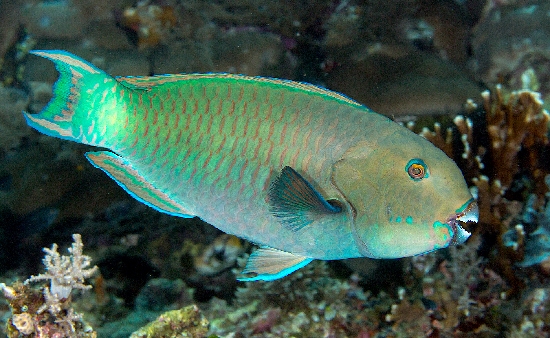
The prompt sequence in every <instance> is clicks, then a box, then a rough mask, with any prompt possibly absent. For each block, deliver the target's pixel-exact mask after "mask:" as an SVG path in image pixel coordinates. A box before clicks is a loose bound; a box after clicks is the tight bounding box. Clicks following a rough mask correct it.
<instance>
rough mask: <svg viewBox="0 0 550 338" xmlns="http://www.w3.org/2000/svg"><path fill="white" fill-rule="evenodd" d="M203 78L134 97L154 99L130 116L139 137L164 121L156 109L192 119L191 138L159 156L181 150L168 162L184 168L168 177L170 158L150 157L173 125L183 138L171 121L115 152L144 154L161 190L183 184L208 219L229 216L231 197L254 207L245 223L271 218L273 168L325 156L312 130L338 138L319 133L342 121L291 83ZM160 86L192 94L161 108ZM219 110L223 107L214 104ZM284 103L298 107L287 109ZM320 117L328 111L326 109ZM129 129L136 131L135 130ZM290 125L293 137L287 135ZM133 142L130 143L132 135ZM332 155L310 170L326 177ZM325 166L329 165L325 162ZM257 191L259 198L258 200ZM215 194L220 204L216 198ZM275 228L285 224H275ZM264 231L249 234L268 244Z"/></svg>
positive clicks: (143, 166) (145, 171)
mask: <svg viewBox="0 0 550 338" xmlns="http://www.w3.org/2000/svg"><path fill="white" fill-rule="evenodd" d="M199 81H201V79H197V80H188V82H190V83H189V84H188V86H186V87H183V88H182V87H181V86H180V88H177V85H176V84H173V83H167V84H164V85H163V87H166V88H161V87H157V88H153V89H152V90H151V91H141V92H139V95H138V96H134V98H133V99H134V100H135V102H136V103H137V104H139V102H145V103H146V102H148V101H150V100H149V99H148V98H150V97H154V99H153V100H152V101H151V102H152V105H147V104H145V108H144V112H143V113H142V115H143V116H144V118H145V120H143V119H142V117H141V116H137V118H136V119H135V120H134V121H130V126H131V125H132V124H135V125H138V126H139V128H138V131H137V134H140V132H141V133H143V134H145V132H144V131H142V129H143V128H146V126H155V125H156V123H155V119H156V120H157V121H158V120H159V118H155V115H156V114H155V113H154V111H158V112H159V113H160V114H162V113H165V114H170V115H176V114H177V115H179V119H178V120H179V121H185V122H184V130H183V134H184V135H183V136H182V137H181V138H180V140H179V144H176V142H175V140H170V139H169V140H168V141H166V142H162V144H161V145H160V146H159V148H158V149H157V150H156V153H167V154H171V153H173V154H176V156H170V155H167V158H168V162H167V164H166V165H165V166H167V167H169V168H178V169H179V170H176V171H175V172H173V173H171V174H166V173H165V172H164V171H163V170H159V167H161V166H162V165H163V162H162V161H159V159H158V158H157V159H153V158H152V157H151V156H150V154H151V153H152V152H153V151H155V147H156V141H160V140H162V139H163V138H164V137H165V136H166V134H167V133H168V130H170V135H173V136H171V137H176V138H177V133H175V132H174V130H172V129H170V127H171V126H170V125H168V126H167V128H166V129H165V130H163V132H162V133H159V135H158V137H152V138H145V137H139V140H138V142H137V144H135V145H134V146H133V147H131V144H128V145H122V149H121V150H118V149H117V148H116V147H114V148H113V150H114V151H115V152H117V153H118V154H120V155H121V156H123V157H124V158H127V159H143V160H142V161H136V162H135V163H134V167H135V168H136V169H137V170H138V171H139V172H140V173H142V175H143V176H144V177H147V180H148V181H149V182H153V183H154V184H155V185H156V186H157V187H158V188H159V189H161V190H167V189H169V188H170V187H171V186H172V185H173V184H174V183H173V182H181V183H179V184H178V191H181V193H180V199H181V201H182V202H183V201H193V203H192V204H195V205H201V208H200V209H198V208H197V209H196V210H197V213H199V214H204V215H206V216H204V217H203V218H204V219H205V220H207V221H210V222H212V223H214V222H213V221H214V219H219V218H222V219H224V218H227V216H225V215H223V210H224V209H225V208H224V207H223V201H224V200H233V201H239V203H238V204H240V205H244V204H248V205H249V208H247V210H248V212H242V213H240V215H239V216H240V217H239V218H238V222H239V223H240V224H243V225H246V226H248V224H249V223H250V222H251V219H257V218H258V217H261V216H263V217H266V218H272V216H270V215H269V214H268V210H267V209H266V208H265V199H266V196H267V190H268V187H269V182H270V176H272V175H271V174H272V172H273V170H274V168H280V167H282V166H283V165H291V166H293V167H295V168H298V169H300V170H303V171H304V172H308V169H309V166H310V165H309V164H310V162H311V157H312V156H313V154H314V153H318V149H317V150H316V149H315V144H314V143H312V142H311V134H312V133H320V137H321V138H322V139H326V140H330V139H334V138H335V135H323V133H321V132H320V130H324V131H325V132H326V133H327V134H328V133H330V132H331V131H332V133H334V132H335V130H336V129H337V125H335V124H334V123H333V122H332V121H330V124H332V128H331V127H330V126H329V125H325V123H326V122H328V120H326V119H322V118H321V119H320V118H316V117H315V116H313V115H314V114H313V109H312V108H311V105H312V103H311V98H309V97H303V98H301V97H300V96H299V95H298V94H299V93H293V92H292V91H291V90H288V89H286V88H283V89H285V90H282V89H280V88H276V87H275V88H273V86H270V84H269V83H265V84H263V87H259V88H258V87H251V85H253V83H247V82H244V83H239V82H237V83H235V82H229V81H227V83H223V82H222V83H219V81H217V82H215V83H204V81H203V83H196V84H195V83H193V82H199ZM247 84H248V85H249V89H248V91H247V88H246V85H247ZM170 86H174V87H175V88H170ZM160 90H162V91H176V92H177V95H176V96H175V97H176V98H179V97H181V98H185V99H182V100H181V101H179V102H177V101H174V102H170V100H169V99H167V100H164V101H163V102H164V106H165V107H174V106H175V109H174V111H164V112H162V111H161V110H160V107H159V102H160V101H159V100H157V99H156V98H158V97H159V95H156V94H155V93H153V91H160ZM141 96H144V97H141ZM170 96H171V97H174V96H172V95H170ZM146 97H147V98H146ZM239 99H240V100H239ZM214 107H223V108H221V109H220V108H216V109H214ZM225 107H229V108H230V109H227V108H225ZM285 107H293V108H292V109H283V108H285ZM324 109H326V108H318V107H317V108H315V111H323V110H324ZM264 112H265V113H264ZM318 115H319V116H322V114H318ZM319 116H318V117H319ZM161 119H162V118H161ZM300 119H301V120H302V121H303V124H302V125H297V124H296V121H298V120H300ZM171 120H172V121H175V120H176V117H175V116H173V117H172V119H171ZM315 120H316V121H317V122H319V124H318V125H316V129H312V128H308V126H310V125H313V124H315V123H314V122H313V121H315ZM208 121H212V125H211V127H210V131H212V130H216V131H217V132H216V133H215V134H212V133H208V125H209V124H210V123H209V122H208ZM144 122H145V123H147V124H144ZM178 127H179V125H178ZM348 128H351V126H349V127H348ZM128 130H133V129H132V128H131V127H130V128H128ZM283 130H285V134H286V135H288V136H290V137H288V138H287V137H284V136H283V135H282V134H283ZM143 134H142V135H143ZM274 135H280V136H279V137H277V136H274ZM127 139H128V140H131V137H128V138H127ZM224 140H225V141H224ZM349 142H352V140H350V141H349ZM126 143H129V142H126ZM119 146H120V145H119ZM134 150H137V152H134ZM214 152H215V153H214ZM170 158H172V159H170ZM331 160H332V159H331V158H327V160H326V161H320V162H319V163H318V164H317V165H316V168H317V172H312V173H311V174H309V175H310V176H312V177H320V175H321V174H322V173H321V171H322V169H325V171H326V170H328V169H329V163H330V162H331ZM205 163H208V165H207V166H206V167H204V164H205ZM323 163H326V165H324V166H323ZM182 164H185V165H182ZM237 182H238V183H237ZM192 191H197V192H200V193H199V194H198V196H193V194H192V193H191V192H192ZM205 191H206V192H207V191H214V193H215V194H216V196H214V197H213V196H209V194H208V193H205ZM258 196H259V198H258V199H255V198H256V197H258ZM212 198H214V199H215V200H217V201H219V203H211V202H210V201H212ZM216 223H218V224H217V225H218V226H219V227H220V228H221V229H222V230H224V231H228V230H229V229H228V227H234V224H229V225H228V227H225V226H224V224H219V223H220V221H217V222H216ZM272 225H273V226H277V227H280V224H278V223H276V222H275V223H272ZM264 231H270V232H272V231H273V230H271V229H265V230H264ZM277 231H282V230H281V229H278V230H277ZM257 235H258V236H247V238H249V239H251V240H253V241H255V242H261V241H260V240H259V239H258V238H261V236H262V235H264V234H263V233H261V232H258V233H257ZM297 244H298V245H299V243H297ZM287 245H288V243H287Z"/></svg>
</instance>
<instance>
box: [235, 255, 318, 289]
mask: <svg viewBox="0 0 550 338" xmlns="http://www.w3.org/2000/svg"><path fill="white" fill-rule="evenodd" d="M312 260H313V259H312V258H309V257H304V256H298V255H294V254H291V253H288V252H285V251H281V250H277V249H273V248H269V247H262V248H260V249H258V250H256V251H254V252H253V253H252V254H251V255H250V257H249V258H248V262H247V263H246V267H245V269H244V271H243V273H244V274H248V273H255V274H256V276H254V277H248V278H238V280H240V281H242V282H249V281H257V280H263V281H272V280H275V279H279V278H282V277H284V276H286V275H289V274H291V273H292V272H294V271H296V270H298V269H300V268H303V267H304V266H306V265H307V264H309V263H310V262H311V261H312Z"/></svg>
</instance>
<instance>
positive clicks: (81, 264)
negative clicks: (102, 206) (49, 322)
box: [25, 234, 98, 300]
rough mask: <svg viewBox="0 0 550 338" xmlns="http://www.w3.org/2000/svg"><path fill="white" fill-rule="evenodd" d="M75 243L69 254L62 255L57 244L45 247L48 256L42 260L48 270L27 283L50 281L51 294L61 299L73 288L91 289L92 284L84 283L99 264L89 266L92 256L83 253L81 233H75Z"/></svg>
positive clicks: (66, 296)
mask: <svg viewBox="0 0 550 338" xmlns="http://www.w3.org/2000/svg"><path fill="white" fill-rule="evenodd" d="M73 239H74V242H73V245H72V247H71V248H69V249H68V251H69V254H70V255H69V256H62V255H60V254H59V252H58V251H57V249H58V246H57V244H53V245H52V248H51V249H48V248H44V252H45V253H46V256H44V259H43V260H42V262H43V263H44V266H45V267H46V272H45V273H41V274H39V275H38V276H31V277H30V278H29V279H27V280H26V281H25V284H28V283H30V282H36V281H42V280H46V281H50V288H49V291H48V293H49V295H48V296H55V298H57V299H59V300H61V299H66V298H68V297H69V296H70V294H71V291H72V289H90V288H91V287H92V286H91V285H86V284H84V283H85V281H86V279H87V278H90V277H91V276H92V275H93V274H95V273H96V271H97V269H98V268H97V266H94V267H92V268H88V267H89V266H90V265H91V262H92V258H91V257H90V256H86V255H84V254H82V248H83V246H84V245H83V244H82V238H81V236H80V235H79V234H74V235H73Z"/></svg>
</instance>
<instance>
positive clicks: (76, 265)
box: [0, 234, 97, 338]
mask: <svg viewBox="0 0 550 338" xmlns="http://www.w3.org/2000/svg"><path fill="white" fill-rule="evenodd" d="M73 239H74V243H73V245H72V247H71V248H69V253H70V255H69V256H61V255H60V254H59V253H58V252H57V245H56V244H54V245H53V246H52V248H51V249H47V248H45V249H44V251H45V252H46V256H45V257H44V260H43V262H44V265H45V266H46V269H47V272H46V273H44V274H40V275H38V276H32V277H31V278H29V279H28V280H27V281H25V283H24V284H21V283H16V284H14V285H13V286H7V285H6V284H4V283H0V289H1V290H2V291H3V294H4V297H6V299H7V300H8V302H9V304H10V307H11V309H12V317H11V318H10V319H9V321H8V326H7V332H8V336H9V337H10V338H11V337H82V338H95V337H96V333H95V331H93V330H92V328H91V327H89V326H88V325H87V324H86V323H85V322H84V321H83V320H82V316H81V315H80V314H79V313H77V312H75V311H74V310H73V309H72V307H71V297H70V293H71V290H72V289H89V288H91V286H90V285H86V284H84V282H85V279H86V278H89V277H90V276H91V275H93V274H94V273H95V272H96V271H97V267H95V266H94V267H93V268H90V269H88V266H90V263H91V258H90V257H88V256H86V255H83V254H82V247H83V244H82V240H81V237H80V235H78V234H75V235H73ZM41 280H47V281H50V287H44V288H43V290H42V292H41V291H39V290H36V289H33V288H31V287H30V286H29V285H28V284H29V283H30V282H35V281H41Z"/></svg>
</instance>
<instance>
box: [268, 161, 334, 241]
mask: <svg viewBox="0 0 550 338" xmlns="http://www.w3.org/2000/svg"><path fill="white" fill-rule="evenodd" d="M268 200H269V208H270V211H271V213H272V214H273V215H274V216H275V217H277V218H279V219H280V221H281V223H283V225H284V226H285V227H287V228H289V229H291V230H293V231H298V230H300V229H302V228H303V227H305V226H307V225H309V224H311V223H312V222H314V221H315V220H316V219H318V218H319V217H323V216H325V215H327V214H335V213H339V212H341V211H342V209H341V208H340V207H338V206H334V205H331V204H330V203H329V202H328V201H327V200H326V199H324V198H323V196H321V194H320V193H318V192H317V191H316V190H315V188H313V186H312V185H311V184H310V183H309V182H308V181H307V180H306V179H304V178H303V177H302V176H301V175H300V174H298V173H297V172H296V171H295V170H294V169H292V168H291V167H284V168H283V169H282V170H281V173H280V175H279V176H277V178H275V180H274V181H273V182H272V183H271V186H270V188H269V194H268Z"/></svg>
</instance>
